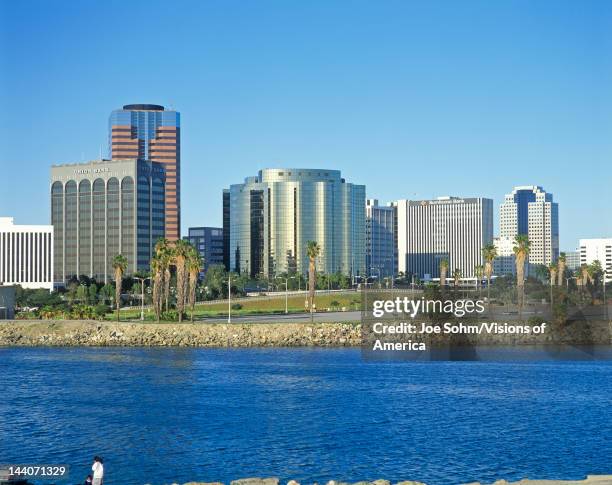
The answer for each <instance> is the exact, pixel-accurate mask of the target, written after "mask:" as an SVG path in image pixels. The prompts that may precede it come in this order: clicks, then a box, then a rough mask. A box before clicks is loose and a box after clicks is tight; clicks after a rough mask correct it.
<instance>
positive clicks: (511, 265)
mask: <svg viewBox="0 0 612 485" xmlns="http://www.w3.org/2000/svg"><path fill="white" fill-rule="evenodd" d="M493 245H494V246H495V249H496V250H497V257H496V258H495V260H494V261H493V274H494V275H496V276H505V275H515V274H516V257H515V256H514V238H509V237H507V236H505V237H496V238H493Z"/></svg>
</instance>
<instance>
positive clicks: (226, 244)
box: [223, 189, 230, 271]
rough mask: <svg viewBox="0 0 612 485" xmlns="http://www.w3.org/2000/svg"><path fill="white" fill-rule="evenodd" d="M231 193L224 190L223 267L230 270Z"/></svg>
mask: <svg viewBox="0 0 612 485" xmlns="http://www.w3.org/2000/svg"><path fill="white" fill-rule="evenodd" d="M229 248H230V191H229V190H228V189H223V265H224V266H225V270H226V271H229V270H230V250H229Z"/></svg>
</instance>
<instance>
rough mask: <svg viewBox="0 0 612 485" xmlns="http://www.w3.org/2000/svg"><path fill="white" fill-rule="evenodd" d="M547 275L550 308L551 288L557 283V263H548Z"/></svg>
mask: <svg viewBox="0 0 612 485" xmlns="http://www.w3.org/2000/svg"><path fill="white" fill-rule="evenodd" d="M548 274H549V280H550V306H551V308H552V305H553V286H555V284H556V283H557V263H554V262H553V263H550V264H549V265H548Z"/></svg>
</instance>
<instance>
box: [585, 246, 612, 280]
mask: <svg viewBox="0 0 612 485" xmlns="http://www.w3.org/2000/svg"><path fill="white" fill-rule="evenodd" d="M579 251H580V264H591V263H593V262H594V261H599V262H600V263H601V267H602V268H603V270H604V272H605V278H606V283H609V282H610V281H612V238H599V239H581V240H580V243H579Z"/></svg>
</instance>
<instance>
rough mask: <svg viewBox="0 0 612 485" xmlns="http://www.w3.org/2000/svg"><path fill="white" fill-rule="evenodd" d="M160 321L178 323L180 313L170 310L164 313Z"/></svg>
mask: <svg viewBox="0 0 612 485" xmlns="http://www.w3.org/2000/svg"><path fill="white" fill-rule="evenodd" d="M160 320H166V321H168V322H178V312H177V311H176V310H168V311H167V312H162V314H161V318H160Z"/></svg>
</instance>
